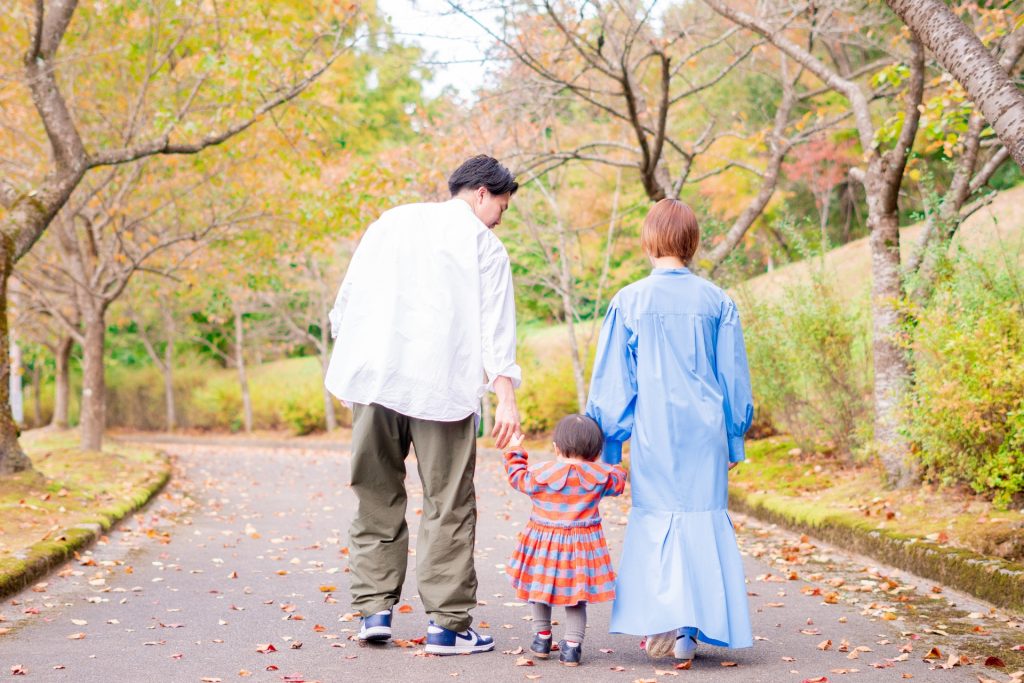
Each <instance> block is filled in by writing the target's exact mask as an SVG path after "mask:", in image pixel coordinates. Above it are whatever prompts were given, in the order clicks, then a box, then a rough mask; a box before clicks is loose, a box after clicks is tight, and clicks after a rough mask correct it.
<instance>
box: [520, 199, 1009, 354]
mask: <svg viewBox="0 0 1024 683" xmlns="http://www.w3.org/2000/svg"><path fill="white" fill-rule="evenodd" d="M922 229H923V226H922V225H921V224H916V225H911V226H907V227H906V228H903V229H902V230H901V231H900V248H901V252H902V254H903V258H904V259H906V258H908V257H909V255H910V254H911V253H912V251H913V249H914V248H915V246H916V244H917V239H918V238H919V237H920V234H921V230H922ZM998 245H1006V251H1008V252H1014V253H1022V251H1024V249H1022V248H1024V187H1017V188H1014V189H1012V190H1007V191H1006V192H1002V193H1000V194H999V195H998V196H997V197H996V198H995V200H994V201H993V202H992V203H991V204H990V205H989V206H987V207H985V208H983V209H981V210H980V211H978V212H977V213H975V214H974V215H973V216H971V217H970V218H969V219H968V220H967V221H966V222H965V223H964V224H963V225H962V226H961V227H960V230H959V232H958V234H957V237H956V239H955V240H954V245H953V248H957V247H958V246H963V247H964V249H966V250H967V251H968V253H972V254H979V253H982V252H984V251H988V250H990V249H992V248H993V247H996V246H998ZM817 265H818V264H817V263H807V262H799V263H792V264H788V265H785V266H782V267H780V268H776V269H775V270H773V271H772V272H770V273H765V274H763V275H759V276H757V277H755V278H752V279H750V280H747V281H746V282H744V283H743V284H742V285H740V286H738V287H735V288H733V290H731V291H730V293H731V294H733V295H734V296H736V297H737V298H739V299H740V300H741V301H742V300H743V299H744V298H753V299H754V300H756V301H765V300H770V299H774V298H776V297H778V296H780V295H781V294H782V292H783V291H784V289H785V288H786V287H788V286H791V285H793V284H796V283H799V282H806V281H807V278H808V274H809V272H810V268H811V267H812V266H814V267H817ZM825 268H826V270H827V271H829V272H831V273H834V275H835V278H836V281H837V282H838V283H840V285H841V286H840V287H839V288H838V289H839V291H842V292H845V293H846V294H847V295H849V296H850V298H855V297H859V296H861V295H864V294H865V293H866V292H867V291H868V288H869V287H870V283H871V254H870V252H869V248H868V240H867V238H866V237H865V238H863V239H859V240H856V241H854V242H850V243H849V244H845V245H843V246H841V247H838V248H836V249H833V250H831V251H829V252H828V253H827V254H826V255H825ZM590 329H591V325H590V324H589V323H585V324H584V325H582V326H580V329H579V330H578V331H577V338H579V339H580V340H581V341H584V340H586V338H587V335H588V334H589V333H590ZM523 342H524V343H525V344H526V345H527V346H529V348H530V349H531V350H532V351H533V352H534V353H535V354H537V357H538V358H539V359H542V360H543V359H546V358H551V357H555V356H558V355H562V354H565V353H567V352H568V349H569V343H568V340H567V334H566V328H565V325H552V326H549V327H533V328H530V329H528V330H527V331H526V332H525V333H524V334H523Z"/></svg>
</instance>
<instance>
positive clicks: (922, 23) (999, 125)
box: [886, 0, 1024, 169]
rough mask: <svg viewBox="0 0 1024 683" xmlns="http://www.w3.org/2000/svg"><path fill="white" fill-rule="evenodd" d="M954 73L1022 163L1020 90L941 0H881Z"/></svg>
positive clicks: (1022, 104)
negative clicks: (884, 1) (884, 0)
mask: <svg viewBox="0 0 1024 683" xmlns="http://www.w3.org/2000/svg"><path fill="white" fill-rule="evenodd" d="M886 2H887V3H888V5H889V7H890V8H892V11H893V12H895V13H896V14H897V15H899V17H900V19H902V20H903V23H905V24H906V25H907V26H909V27H910V29H911V30H913V31H914V32H915V33H917V35H918V36H920V38H921V42H923V43H924V45H925V47H927V48H928V49H929V50H931V52H932V54H934V55H935V58H936V59H937V60H938V61H939V62H940V63H941V64H942V66H944V67H945V68H946V70H947V71H949V72H950V73H951V74H953V77H954V78H956V80H957V81H959V82H960V85H962V86H963V87H964V90H966V91H967V94H968V96H969V97H970V98H971V100H972V101H973V102H974V104H975V105H976V106H977V107H978V109H980V110H981V113H982V114H984V116H985V119H986V120H987V121H988V122H989V125H991V126H992V129H993V130H994V131H995V133H996V135H997V136H998V137H999V140H1000V141H1001V142H1002V143H1003V144H1004V145H1005V146H1006V148H1007V149H1008V150H1009V151H1010V156H1012V157H1013V160H1014V161H1016V162H1017V165H1018V166H1020V167H1021V168H1022V169H1024V92H1021V90H1020V89H1019V88H1018V87H1017V86H1016V85H1015V84H1014V82H1013V79H1012V78H1010V76H1009V74H1008V73H1007V72H1006V71H1005V70H1004V69H1003V68H1002V66H1000V65H999V63H998V62H997V61H996V60H995V58H994V57H993V56H992V54H991V53H990V52H989V51H988V50H986V49H985V46H984V45H982V43H981V41H980V40H978V37H977V36H976V35H975V34H974V33H973V32H972V31H971V30H970V29H969V28H967V26H965V25H964V23H963V22H962V21H960V19H959V17H957V16H956V15H955V14H954V13H953V11H952V10H951V9H950V8H949V7H948V6H947V5H946V3H944V2H942V0H886Z"/></svg>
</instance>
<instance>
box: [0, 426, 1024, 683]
mask: <svg viewBox="0 0 1024 683" xmlns="http://www.w3.org/2000/svg"><path fill="white" fill-rule="evenodd" d="M164 447H165V448H168V449H170V450H171V451H172V452H173V453H174V454H175V455H176V473H175V474H176V477H175V480H174V483H173V484H171V485H170V487H169V488H168V489H167V490H166V491H165V492H164V493H163V494H161V495H160V497H159V498H158V499H157V500H156V501H154V503H153V504H152V505H150V506H149V507H148V508H147V509H146V510H145V511H143V512H141V513H139V514H138V515H136V516H135V517H133V518H132V519H130V520H127V521H126V522H125V523H123V524H122V525H121V526H120V527H119V528H118V529H117V530H116V531H114V532H113V533H111V534H110V537H109V538H108V539H105V541H104V542H102V543H101V544H100V545H98V546H96V547H95V548H94V549H93V550H92V551H90V552H87V553H85V554H83V555H82V556H81V557H80V558H79V559H78V560H76V561H73V562H71V563H69V564H68V565H67V566H66V567H64V568H63V569H62V570H59V571H58V572H56V573H55V574H53V575H52V576H51V577H50V578H49V579H48V580H47V581H46V582H45V583H41V584H39V585H37V586H36V587H34V588H32V589H29V590H26V591H24V592H23V593H22V594H20V595H17V596H15V597H14V598H13V599H8V600H7V601H5V602H4V603H3V604H0V627H3V628H5V629H9V631H8V632H7V633H6V635H2V636H0V678H2V679H7V678H8V677H10V676H11V675H12V674H17V673H18V672H20V671H24V672H25V678H24V680H36V681H76V682H81V681H104V682H106V681H133V682H134V681H153V682H160V683H162V682H165V681H196V682H201V681H235V680H254V681H292V682H298V681H323V682H325V683H326V682H334V681H417V682H418V681H451V680H453V679H456V680H466V681H488V682H489V683H490V682H494V683H497V682H498V681H524V680H536V679H540V680H548V681H551V680H567V681H584V680H586V681H619V682H625V683H629V682H633V681H637V680H642V681H648V680H649V681H671V680H678V681H682V680H684V679H689V680H716V681H718V680H722V681H744V682H746V681H770V682H771V683H781V682H783V681H794V682H797V683H799V682H801V681H804V680H805V679H810V680H822V679H820V678H818V677H822V676H825V677H827V678H828V679H829V680H831V681H836V680H846V679H850V680H851V681H856V680H861V681H895V680H903V679H906V678H911V677H912V678H913V679H914V680H918V681H964V680H969V681H977V680H978V674H982V675H983V676H985V677H991V678H993V679H996V680H999V681H1006V680H1008V677H1007V674H1006V673H1003V671H1005V669H1003V670H1000V669H993V668H991V667H983V666H980V665H979V664H978V663H976V664H973V665H970V666H960V665H959V659H957V660H956V661H957V664H958V665H957V666H956V667H953V668H950V669H948V670H941V669H940V670H934V669H933V668H932V667H935V666H936V665H937V664H940V663H947V664H948V663H949V661H948V655H949V654H952V653H953V652H957V653H959V652H960V651H963V648H964V647H967V648H968V650H970V648H971V647H973V648H974V649H973V653H972V655H971V656H972V658H974V659H975V660H977V658H978V656H979V654H980V655H982V657H981V658H982V659H984V656H983V655H985V654H986V648H990V649H992V650H993V652H991V654H998V652H996V649H997V648H996V644H997V641H995V640H992V638H994V636H993V635H988V633H996V632H997V631H998V633H1007V632H1008V633H1010V637H1014V636H1016V635H1018V634H1021V631H1020V630H1019V629H1020V625H1019V624H1015V623H1014V622H1013V621H1012V620H1010V619H1008V618H1007V617H1004V616H1000V615H998V614H995V613H987V611H986V613H985V614H984V615H983V614H980V612H981V611H982V610H983V609H984V608H981V607H978V606H974V605H970V604H964V601H963V599H962V598H960V597H956V598H955V600H956V601H958V602H960V603H961V607H963V609H962V610H961V609H955V608H952V607H951V606H950V605H949V604H948V601H947V600H946V598H945V596H946V592H941V593H939V592H933V591H932V587H931V586H930V585H928V584H922V585H921V586H920V589H921V590H917V591H915V590H914V589H913V588H911V587H910V586H909V585H908V583H907V582H908V581H910V579H908V578H906V577H902V576H901V575H900V574H898V573H897V572H895V571H888V570H884V569H871V568H870V567H868V566H866V561H865V560H863V559H862V558H854V557H847V556H844V555H843V554H842V553H841V552H839V551H836V550H834V549H828V548H821V547H816V546H815V545H813V544H812V543H811V542H810V541H809V539H806V538H805V539H803V540H801V539H800V538H797V537H794V536H792V535H790V534H787V533H782V532H780V531H778V530H776V529H770V528H764V527H761V526H759V525H757V524H756V523H754V522H752V521H750V520H744V519H737V520H736V521H737V524H738V525H739V526H740V527H741V529H740V539H741V545H742V550H743V552H744V556H745V562H746V571H747V577H748V579H749V583H750V595H751V597H750V600H751V610H752V615H753V623H754V633H755V635H756V641H757V642H756V643H755V647H753V648H751V649H746V650H737V651H728V650H722V649H716V648H706V647H702V649H701V650H700V652H699V656H698V659H697V660H696V662H695V663H694V664H693V667H692V669H690V670H676V669H674V668H673V664H672V662H669V661H665V662H660V663H652V662H650V661H649V660H647V659H646V657H645V655H644V654H643V653H642V652H641V651H640V650H639V648H638V642H637V639H635V638H632V637H627V636H612V635H609V634H608V633H607V624H608V618H609V612H610V610H609V607H608V606H607V605H600V606H593V607H592V608H591V610H590V615H591V622H590V629H589V632H588V639H587V641H586V644H585V650H584V664H583V666H581V667H579V668H578V669H569V668H566V667H562V666H560V665H559V664H558V663H557V662H543V663H538V664H537V665H536V666H518V665H517V664H519V662H520V661H521V660H520V656H519V654H518V653H519V652H520V648H522V647H524V646H528V644H529V641H530V625H529V623H528V621H527V615H528V614H529V608H528V607H527V606H525V605H523V604H522V603H520V602H518V601H517V600H516V599H515V598H514V596H512V595H511V593H510V591H509V588H508V584H507V583H506V580H505V577H504V574H503V572H502V567H503V563H504V562H505V559H506V558H507V556H508V554H509V552H510V550H511V547H512V545H513V542H514V538H515V534H516V531H517V530H518V529H519V527H520V526H521V525H522V523H523V522H524V521H525V519H526V515H527V511H528V500H527V498H526V497H525V496H523V495H521V494H519V493H517V492H515V491H513V490H511V489H510V488H509V487H508V486H507V484H506V483H505V482H504V480H503V478H502V472H501V468H500V457H499V456H498V454H496V453H494V452H489V453H482V454H481V465H480V468H479V473H478V477H477V486H478V495H479V502H480V521H479V527H478V539H477V546H478V549H477V569H478V572H479V575H480V593H479V599H480V606H479V607H478V608H477V609H476V611H475V612H474V615H475V618H476V624H477V627H478V628H479V629H480V630H482V631H483V632H485V633H489V634H491V635H493V636H494V638H495V639H496V640H497V643H498V646H497V650H496V652H494V653H491V654H485V655H475V656H471V657H447V658H443V657H427V656H424V654H423V652H422V649H421V647H420V646H419V645H418V644H417V643H416V642H414V641H413V639H415V638H417V637H420V636H422V635H423V634H424V631H425V627H426V617H425V615H424V614H423V611H422V609H421V607H420V605H419V602H418V600H417V598H416V595H415V573H414V567H415V563H414V562H411V563H410V564H411V567H410V576H409V580H408V582H407V584H406V596H405V600H404V601H403V602H402V604H401V608H400V610H399V612H400V613H399V614H397V615H396V623H395V635H396V638H397V640H396V643H397V644H391V645H388V646H386V647H365V648H364V647H359V645H358V644H357V643H356V642H354V641H353V640H352V637H353V634H354V633H355V631H356V630H357V629H358V623H357V622H356V621H353V620H351V616H350V615H347V614H346V613H347V612H348V605H347V574H346V566H347V548H346V544H347V540H346V533H347V528H348V525H349V521H350V519H351V515H352V510H353V496H352V494H351V491H350V490H349V488H348V486H347V480H348V456H347V454H346V453H344V452H339V451H337V450H313V449H306V450H303V449H297V448H288V449H275V448H273V447H271V446H269V445H267V444H263V445H260V444H250V445H237V444H236V445H224V444H205V445H201V444H186V443H174V444H165V445H164ZM410 469H411V470H412V473H411V474H410V480H409V486H410V492H411V494H412V495H411V496H410V501H409V518H410V523H411V526H412V535H413V543H415V532H416V520H417V515H418V514H419V512H420V507H421V502H420V497H419V491H418V482H417V481H416V479H415V474H414V472H415V468H414V467H413V468H410ZM606 505H607V507H606V508H605V511H604V514H605V528H606V532H607V536H608V539H609V543H610V546H611V548H612V553H613V555H617V553H618V551H619V548H620V546H621V539H622V536H623V533H624V530H625V527H624V526H623V525H624V523H625V517H624V516H623V515H624V514H625V511H626V507H625V506H626V505H628V498H626V497H624V498H622V499H619V500H614V501H607V502H606ZM411 552H412V553H414V552H415V550H413V551H411ZM935 590H936V591H938V590H940V589H939V588H938V587H936V588H935ZM969 612H974V614H968V613H969ZM556 615H557V611H556ZM974 626H977V627H978V628H980V629H981V630H980V631H977V632H975V634H976V635H972V636H970V637H968V638H967V641H966V642H967V645H966V646H965V645H964V642H965V641H964V640H963V638H961V639H960V640H959V641H956V642H955V644H952V645H951V640H950V638H952V637H953V635H954V632H971V630H972V628H973V627H974ZM1014 629H1017V630H1014ZM943 634H947V635H943ZM947 636H948V637H947ZM998 642H999V647H1005V646H1006V642H1005V641H998ZM1020 642H1024V636H1021V637H1020ZM933 646H935V647H938V648H939V650H940V651H941V659H929V660H928V661H925V660H924V659H923V657H924V656H925V655H926V654H928V653H929V650H930V649H931V648H932V647H933ZM951 647H952V648H953V650H950V648H951Z"/></svg>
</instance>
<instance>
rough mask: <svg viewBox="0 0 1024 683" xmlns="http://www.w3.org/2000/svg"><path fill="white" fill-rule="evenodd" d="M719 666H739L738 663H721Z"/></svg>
mask: <svg viewBox="0 0 1024 683" xmlns="http://www.w3.org/2000/svg"><path fill="white" fill-rule="evenodd" d="M719 666H739V665H738V664H737V663H736V662H719Z"/></svg>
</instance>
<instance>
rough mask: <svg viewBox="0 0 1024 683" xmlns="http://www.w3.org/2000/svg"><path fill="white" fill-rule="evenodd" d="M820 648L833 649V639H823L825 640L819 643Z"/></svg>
mask: <svg viewBox="0 0 1024 683" xmlns="http://www.w3.org/2000/svg"><path fill="white" fill-rule="evenodd" d="M818 649H819V650H831V649H832V641H831V640H823V641H821V642H820V643H818Z"/></svg>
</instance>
